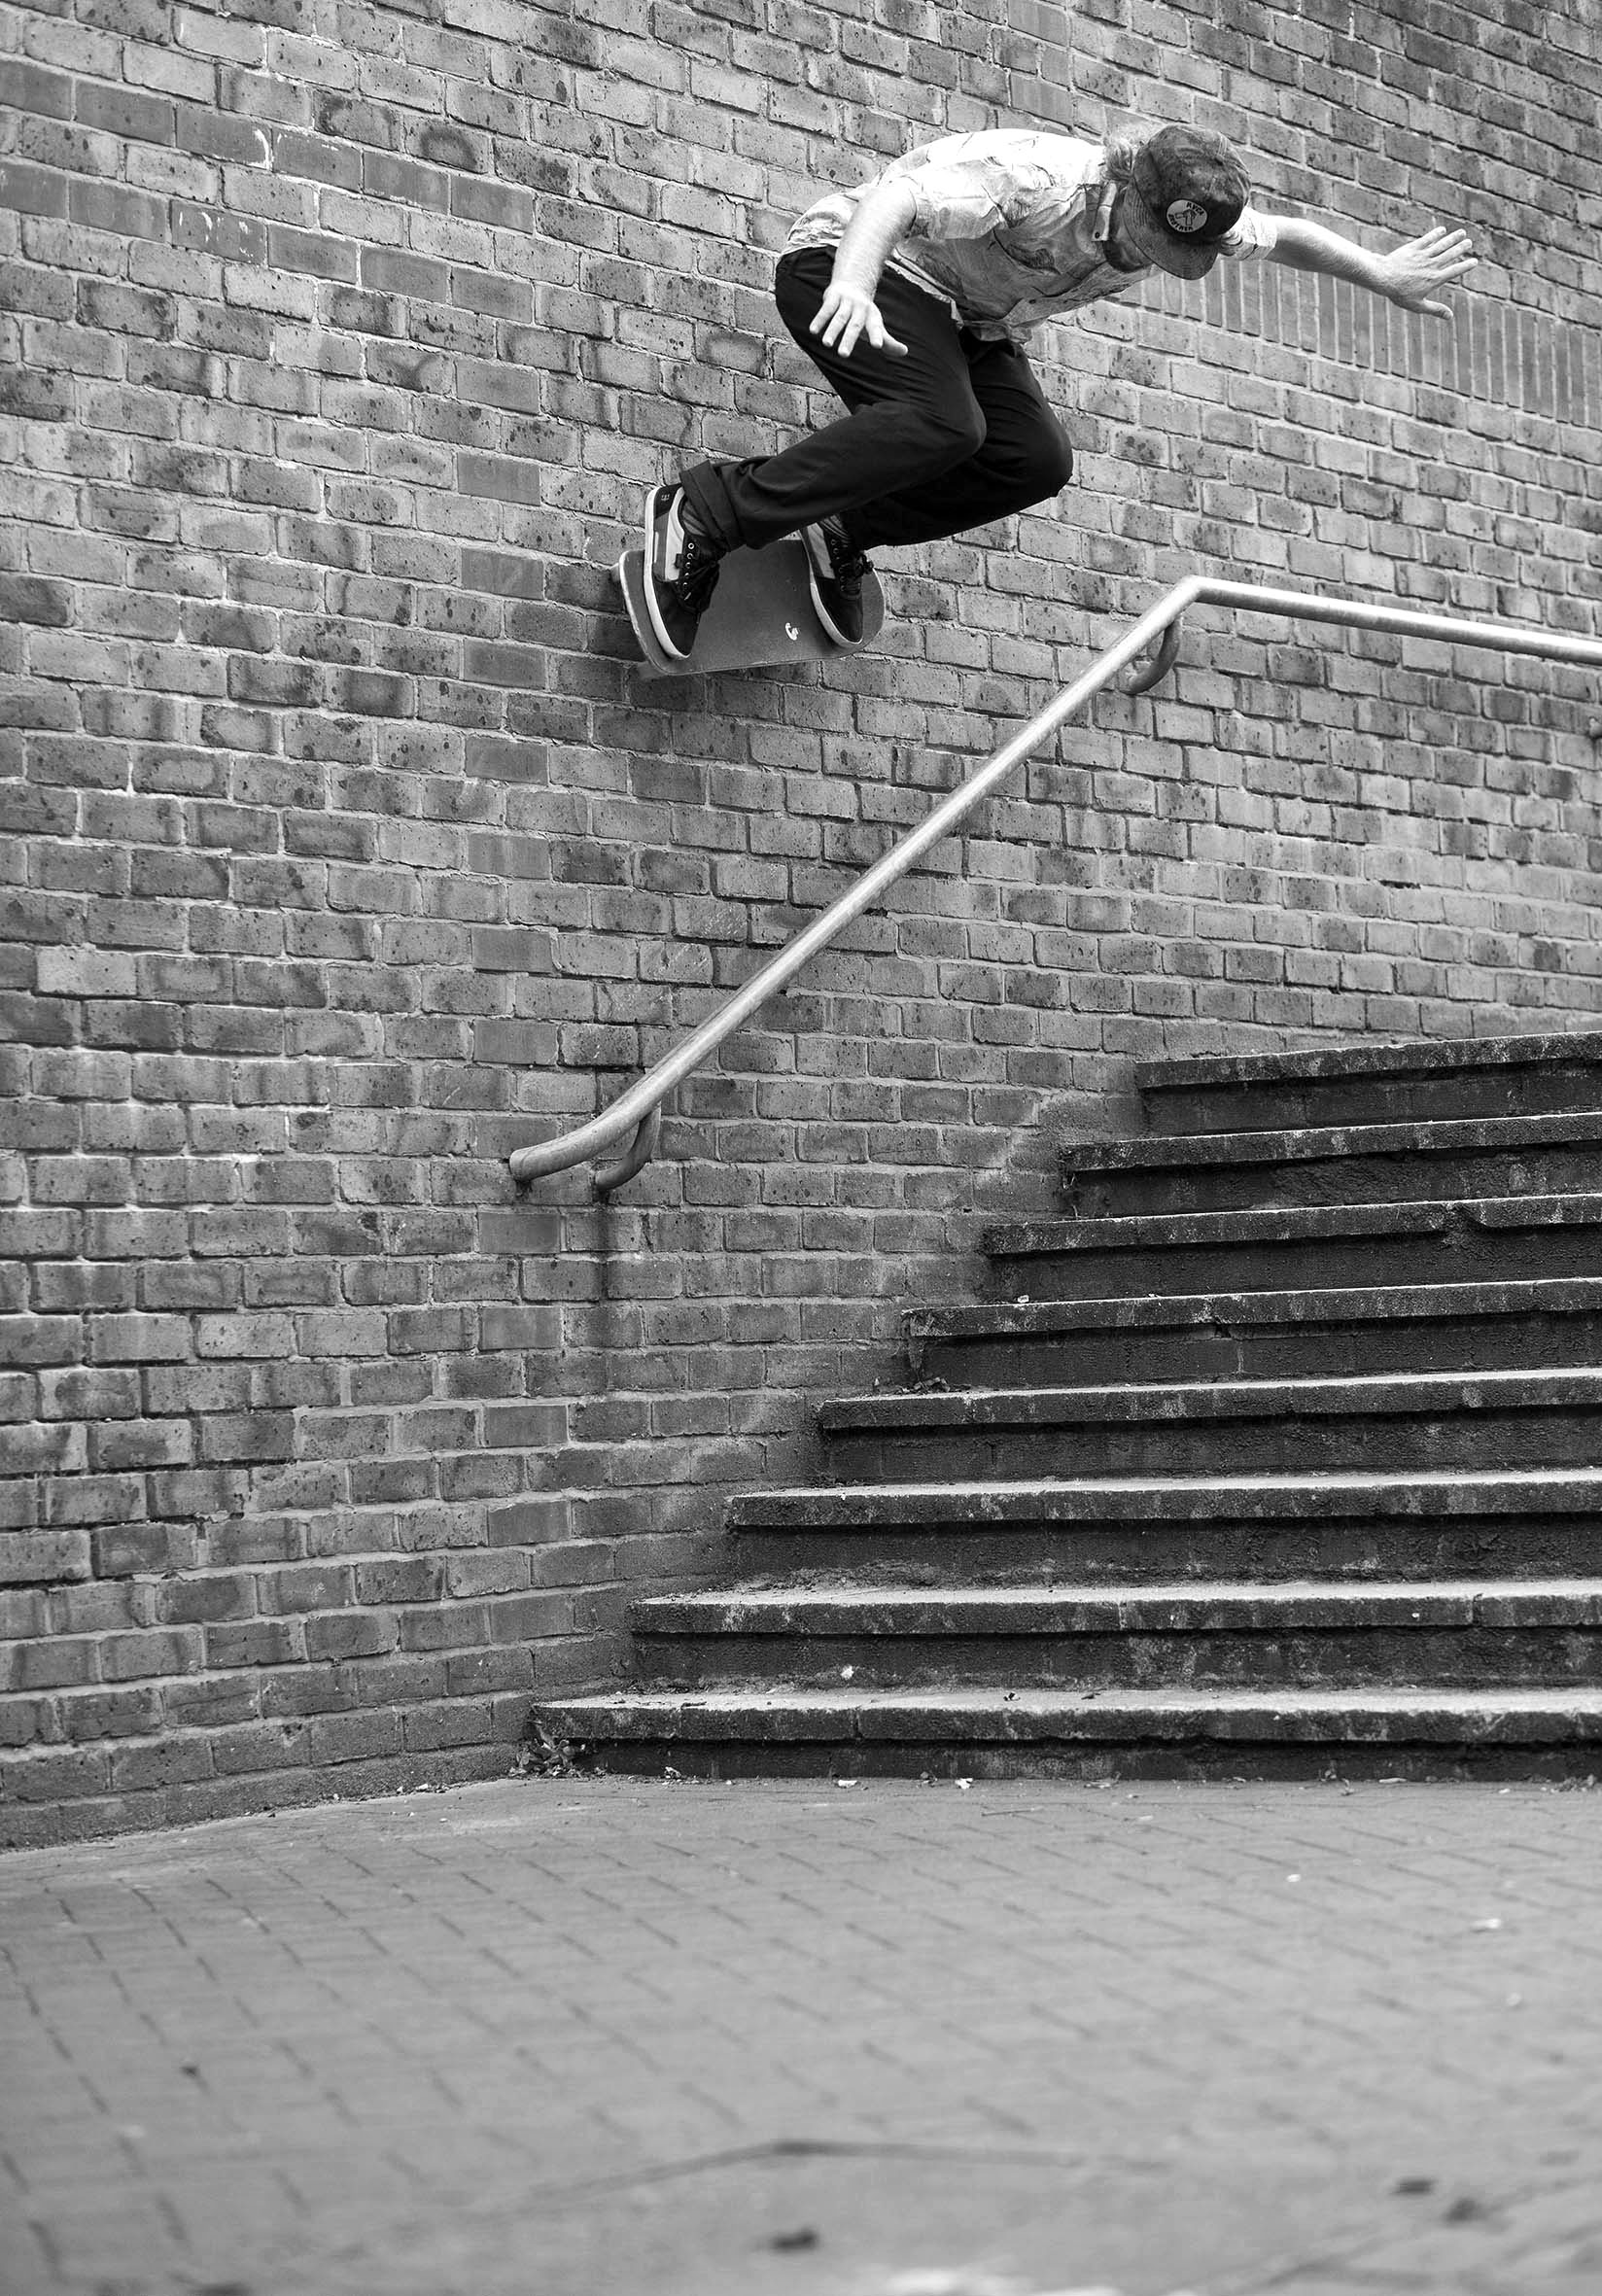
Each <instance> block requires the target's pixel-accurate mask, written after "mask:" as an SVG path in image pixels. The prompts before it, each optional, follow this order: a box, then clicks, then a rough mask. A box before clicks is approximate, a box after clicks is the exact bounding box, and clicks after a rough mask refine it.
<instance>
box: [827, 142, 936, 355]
mask: <svg viewBox="0 0 1602 2296" xmlns="http://www.w3.org/2000/svg"><path fill="white" fill-rule="evenodd" d="M917 213H918V203H917V201H916V199H915V198H914V197H913V192H912V187H911V185H910V184H905V183H891V184H875V185H874V186H873V188H872V190H871V191H867V192H865V193H864V195H863V197H862V198H861V200H860V201H859V202H858V204H857V208H856V213H855V214H854V215H853V217H852V220H851V222H850V223H849V224H848V225H847V226H846V230H845V236H844V237H843V238H842V240H841V242H840V245H839V247H838V248H837V249H836V250H835V257H834V274H833V277H832V278H831V279H830V281H829V284H828V286H827V288H826V289H825V290H824V294H823V300H822V301H821V302H820V303H819V304H818V316H817V318H816V319H814V321H813V323H812V326H811V328H810V329H809V330H808V331H809V333H812V334H818V335H821V336H822V338H823V340H824V342H825V343H828V344H829V345H831V346H832V347H833V348H835V349H837V350H838V351H839V353H840V356H841V358H842V359H849V358H850V357H851V355H852V352H853V350H854V349H855V347H856V339H857V337H858V335H861V334H864V333H865V334H866V335H867V338H868V341H869V342H870V343H871V344H872V345H873V347H874V349H875V350H876V351H892V352H894V353H895V354H897V356H899V357H905V355H906V348H907V346H906V344H905V343H901V342H897V340H896V338H895V336H894V335H892V334H890V333H889V332H888V330H887V329H886V326H885V322H884V320H883V319H882V318H881V317H880V315H879V305H878V304H877V303H876V302H875V300H874V297H875V296H876V295H877V293H878V291H879V274H880V272H881V271H883V269H884V268H885V261H886V259H887V257H888V255H889V252H890V250H891V248H892V247H894V246H895V244H896V242H897V241H898V240H901V239H904V238H905V237H906V235H907V233H908V231H909V230H910V229H911V228H912V226H913V222H914V219H915V218H916V216H917Z"/></svg>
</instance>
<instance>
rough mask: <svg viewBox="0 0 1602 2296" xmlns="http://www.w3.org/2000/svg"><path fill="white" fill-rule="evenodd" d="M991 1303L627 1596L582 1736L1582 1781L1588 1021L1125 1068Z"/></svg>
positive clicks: (973, 1761)
mask: <svg viewBox="0 0 1602 2296" xmlns="http://www.w3.org/2000/svg"><path fill="white" fill-rule="evenodd" d="M1137 1084H1138V1088H1139V1092H1140V1096H1141V1100H1142V1103H1143V1106H1144V1109H1145V1112H1146V1118H1147V1125H1148V1131H1147V1132H1146V1134H1145V1135H1144V1136H1143V1137H1141V1138H1139V1139H1134V1140H1128V1141H1097V1142H1095V1143H1094V1144H1090V1145H1085V1146H1078V1147H1073V1148H1069V1149H1067V1150H1066V1151H1065V1152H1064V1154H1063V1158H1062V1168H1063V1177H1064V1184H1065V1190H1066V1198H1067V1205H1068V1211H1067V1216H1066V1217H1064V1218H1062V1219H1052V1220H1040V1221H1029V1222H1022V1223H1017V1224H1014V1225H1009V1226H1006V1227H1001V1228H997V1229H994V1230H993V1231H992V1232H991V1234H990V1235H988V1237H987V1238H986V1249H987V1252H988V1254H989V1259H990V1263H991V1267H992V1270H993V1290H994V1293H995V1297H994V1298H993V1299H992V1300H991V1301H990V1302H989V1303H988V1304H985V1305H973V1306H962V1307H955V1308H940V1309H935V1308H920V1309H917V1310H914V1311H913V1312H912V1313H910V1314H909V1315H908V1316H907V1317H906V1318H905V1323H906V1333H907V1352H908V1361H909V1365H910V1369H911V1374H912V1383H911V1385H910V1386H909V1389H908V1391H907V1392H906V1393H903V1394H890V1395H885V1394H874V1395H860V1396H851V1397H847V1398H844V1399H842V1400H839V1401H836V1402H832V1403H829V1404H827V1405H826V1406H825V1407H824V1408H823V1410H822V1412H821V1414H820V1425H821V1432H822V1436H823V1441H824V1445H825V1450H826V1456H827V1461H828V1468H829V1472H830V1475H831V1476H832V1478H833V1479H832V1480H831V1481H830V1482H828V1483H826V1484H821V1485H819V1486H818V1487H816V1488H813V1489H801V1490H764V1491H754V1492H751V1493H749V1494H748V1495H746V1496H743V1497H741V1498H738V1499H736V1500H735V1501H734V1502H733V1504H732V1506H731V1507H730V1509H729V1514H728V1529H729V1534H730V1538H731V1541H732V1543H733V1545H734V1547H735V1548H736V1550H737V1552H738V1555H739V1561H740V1582H739V1583H738V1584H737V1585H736V1586H734V1587H732V1588H729V1589H727V1590H712V1591H708V1592H704V1593H697V1594H689V1595H679V1596H670V1597H664V1598H660V1599H657V1600H652V1601H644V1602H641V1603H639V1604H638V1605H637V1606H636V1607H635V1610H634V1612H633V1614H632V1619H631V1623H632V1627H633V1632H634V1640H635V1648H636V1652H637V1656H638V1671H639V1684H638V1687H635V1688H633V1689H631V1690H628V1691H624V1692H621V1693H618V1694H616V1695H612V1696H597V1697H589V1698H571V1699H567V1700H564V1701H562V1702H561V1703H559V1704H553V1705H550V1706H547V1707H545V1708H543V1709H541V1722H542V1725H543V1727H544V1728H545V1730H546V1731H547V1732H549V1733H550V1734H551V1735H552V1736H554V1737H557V1738H559V1739H562V1740H564V1741H567V1742H569V1743H570V1744H572V1745H573V1746H574V1747H575V1750H577V1751H578V1753H579V1755H580V1757H581V1758H584V1759H586V1760H588V1761H591V1762H594V1763H597V1764H599V1765H601V1766H605V1767H608V1768H612V1769H625V1768H626V1769H630V1770H642V1769H646V1770H660V1769H662V1768H664V1767H672V1768H674V1769H676V1770H678V1771H679V1772H682V1773H686V1774H687V1773H702V1774H713V1775H726V1774H735V1773H740V1772H747V1773H762V1774H768V1775H773V1774H800V1775H815V1774H819V1775H820V1774H827V1773H829V1772H831V1771H832V1772H833V1773H835V1774H836V1775H845V1776H857V1775H862V1774H867V1773H872V1772H910V1773H913V1774H917V1773H919V1772H928V1773H930V1774H932V1775H937V1776H951V1775H962V1776H971V1777H998V1776H1020V1775H1042V1774H1057V1775H1066V1776H1073V1775H1079V1776H1094V1775H1108V1774H1118V1775H1131V1776H1132V1775H1143V1776H1152V1775H1194V1774H1207V1773H1217V1774H1221V1775H1224V1776H1236V1775H1240V1776H1244V1775H1254V1776H1264V1775H1276V1774H1282V1775H1286V1776H1307V1775H1321V1774H1325V1773H1328V1772H1331V1771H1334V1772H1337V1773H1339V1774H1341V1775H1345V1776H1353V1777H1356V1776H1414V1775H1431V1776H1442V1775H1445V1776H1452V1775H1464V1776H1468V1775H1477V1776H1509V1777H1527V1776H1532V1775H1547V1774H1550V1775H1556V1776H1562V1775H1579V1776H1585V1775H1587V1774H1589V1773H1591V1772H1593V1771H1595V1772H1602V1031H1598V1032H1596V1033H1588V1034H1583V1035H1571V1036H1562V1037H1556V1038H1534V1037H1518V1038H1505V1039H1496V1040H1491V1041H1472V1042H1465V1043H1447V1044H1429V1045H1388V1046H1362V1047H1354V1048H1349V1049H1345V1050H1337V1051H1326V1052H1317V1053H1303V1054H1291V1055H1286V1056H1283V1057H1279V1058H1269V1059H1251V1060H1215V1061H1180V1062H1174V1063H1165V1064H1162V1065H1158V1066H1152V1067H1147V1068H1144V1069H1142V1070H1140V1071H1139V1072H1138V1075H1137Z"/></svg>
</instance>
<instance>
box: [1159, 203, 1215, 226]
mask: <svg viewBox="0 0 1602 2296" xmlns="http://www.w3.org/2000/svg"><path fill="white" fill-rule="evenodd" d="M1206 220H1207V211H1206V209H1205V208H1204V207H1203V206H1202V204H1201V200H1200V199H1176V200H1174V202H1173V204H1172V205H1171V206H1170V207H1169V208H1168V209H1167V225H1168V229H1169V230H1170V231H1186V232H1189V231H1200V230H1201V226H1202V225H1203V224H1204V223H1205V222H1206Z"/></svg>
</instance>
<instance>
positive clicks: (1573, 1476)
mask: <svg viewBox="0 0 1602 2296" xmlns="http://www.w3.org/2000/svg"><path fill="white" fill-rule="evenodd" d="M1399 1501H1400V1502H1402V1503H1401V1504H1398V1503H1397V1502H1399ZM1466 1501H1467V1502H1476V1504H1464V1503H1463V1502H1466ZM1554 1501H1564V1502H1567V1504H1566V1505H1565V1506H1561V1507H1560V1506H1555V1505H1554V1504H1553V1502H1554ZM1340 1502H1356V1503H1357V1504H1355V1505H1353V1504H1344V1505H1342V1504H1340ZM1265 1503H1267V1507H1265ZM1521 1509H1524V1510H1529V1511H1532V1512H1538V1513H1548V1514H1550V1513H1576V1512H1580V1513H1596V1512H1599V1511H1602V1468H1597V1467H1536V1468H1522V1469H1520V1468H1487V1469H1472V1468H1460V1469H1435V1468H1432V1469H1422V1470H1418V1471H1416V1472H1403V1473H1399V1474H1395V1475H1384V1474H1378V1475H1376V1474H1369V1473H1364V1472H1361V1471H1359V1470H1355V1469H1344V1470H1343V1469H1331V1470H1329V1471H1327V1472H1320V1473H1315V1474H1311V1475H1285V1474H1274V1473H1265V1474H1257V1475H1194V1476H1151V1475H1144V1476H1116V1475H1111V1476H1101V1475H1097V1476H1027V1477H1018V1478H1005V1479H997V1480H993V1481H981V1480H977V1479H973V1478H963V1479H953V1478H944V1479H942V1480H940V1481H937V1482H916V1481H904V1480H903V1481H898V1482H872V1483H816V1484H801V1485H792V1486H788V1487H783V1488H779V1489H774V1490H765V1491H758V1492H743V1493H737V1494H735V1495H734V1496H733V1497H731V1498H730V1499H729V1501H728V1502H727V1506H726V1510H725V1520H726V1523H727V1527H728V1528H729V1530H730V1531H731V1532H739V1531H751V1530H756V1531H772V1530H775V1529H777V1528H781V1527H783V1528H784V1529H786V1530H790V1531H802V1532H805V1531H808V1530H814V1531H817V1530H833V1529H850V1528H852V1527H853V1524H856V1523H861V1522H866V1521H873V1520H875V1519H877V1526H878V1527H879V1528H881V1529H884V1528H887V1527H888V1526H889V1525H890V1524H892V1523H894V1522H896V1521H901V1522H904V1523H912V1524H921V1525H930V1524H950V1525H954V1526H955V1525H958V1524H962V1523H971V1524H972V1525H973V1526H974V1527H975V1528H976V1529H978V1530H981V1531H983V1530H995V1529H1000V1528H1002V1527H1004V1526H1007V1525H1009V1524H1017V1523H1021V1522H1073V1521H1075V1520H1079V1521H1097V1520H1108V1519H1116V1520H1121V1521H1127V1522H1139V1521H1140V1520H1142V1519H1146V1520H1157V1521H1162V1520H1170V1521H1172V1520H1177V1521H1192V1522H1194V1521H1204V1520H1207V1519H1209V1518H1221V1519H1224V1520H1232V1519H1236V1518H1237V1517H1238V1516H1240V1515H1241V1514H1242V1513H1245V1514H1246V1515H1247V1516H1248V1517H1250V1518H1251V1519H1254V1520H1258V1521H1272V1520H1274V1519H1278V1518H1279V1516H1280V1515H1285V1516H1287V1517H1288V1518H1289V1519H1293V1520H1308V1519H1314V1520H1320V1521H1324V1520H1328V1519H1331V1518H1332V1517H1340V1516H1341V1515H1351V1514H1354V1513H1355V1514H1365V1513H1366V1514H1371V1515H1372V1514H1379V1515H1385V1516H1402V1517H1404V1518H1406V1517H1408V1516H1411V1517H1413V1518H1415V1519H1423V1518H1425V1517H1428V1516H1430V1515H1435V1514H1443V1513H1445V1514H1450V1515H1456V1516H1467V1515H1474V1514H1487V1513H1488V1514H1492V1515H1495V1514H1505V1513H1517V1512H1519V1511H1520V1510H1521ZM1275 1510H1277V1511H1279V1512H1278V1513H1277V1514H1276V1513H1275V1512H1274V1511H1275ZM1293 1511H1296V1512H1293ZM764 1515H765V1516H766V1517H767V1519H766V1520H763V1519H762V1517H763V1516H764ZM786 1515H787V1516H790V1517H794V1518H797V1519H793V1520H791V1521H789V1522H783V1521H782V1519H776V1518H783V1517H784V1516H786Z"/></svg>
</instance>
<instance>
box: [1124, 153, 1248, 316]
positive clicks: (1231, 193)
mask: <svg viewBox="0 0 1602 2296" xmlns="http://www.w3.org/2000/svg"><path fill="white" fill-rule="evenodd" d="M1250 198H1251V185H1250V183H1249V182H1248V181H1247V178H1246V171H1245V169H1244V168H1243V167H1242V166H1241V164H1240V161H1239V159H1238V158H1237V157H1236V154H1235V152H1234V151H1233V150H1232V149H1231V147H1230V146H1229V145H1228V144H1227V143H1226V142H1225V141H1224V139H1223V137H1222V136H1221V135H1212V134H1210V133H1209V132H1208V130H1207V129H1205V128H1203V127H1160V128H1159V129H1158V131H1157V133H1156V134H1155V135H1154V136H1152V137H1151V138H1150V139H1149V140H1148V141H1147V142H1146V143H1144V144H1142V146H1141V148H1140V150H1139V152H1138V153H1137V154H1136V156H1135V161H1134V165H1133V167H1132V170H1131V173H1130V181H1129V182H1128V183H1127V184H1126V185H1125V187H1124V198H1123V201H1122V202H1121V204H1120V221H1121V222H1122V224H1123V226H1124V228H1125V230H1126V231H1127V232H1128V234H1129V237H1130V240H1131V242H1132V245H1133V246H1134V247H1136V248H1137V249H1138V250H1139V252H1140V253H1141V254H1142V255H1143V256H1144V257H1145V259H1146V261H1148V262H1152V263H1156V264H1157V265H1158V267H1159V268H1160V269H1161V270H1164V271H1171V272H1172V273H1173V274H1174V276H1175V277H1176V278H1179V279H1200V278H1201V277H1203V276H1204V274H1205V273H1206V272H1208V271H1210V270H1211V269H1212V267H1213V264H1214V263H1215V262H1216V261H1218V242H1219V241H1220V240H1221V239H1222V238H1224V237H1225V235H1226V234H1227V233H1228V232H1230V231H1232V230H1233V229H1234V228H1235V226H1236V224H1237V223H1238V222H1239V220H1240V216H1241V212H1242V210H1243V209H1244V208H1245V206H1246V204H1247V202H1248V201H1249V199H1250Z"/></svg>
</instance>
